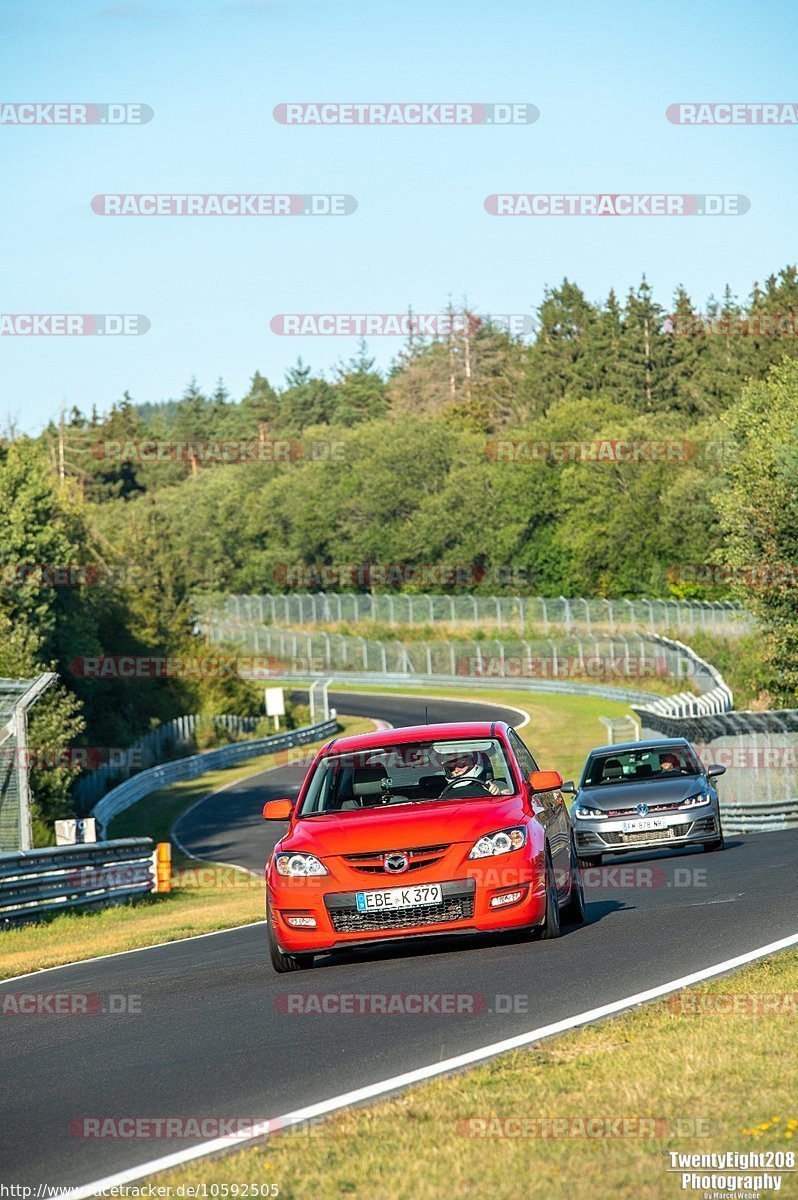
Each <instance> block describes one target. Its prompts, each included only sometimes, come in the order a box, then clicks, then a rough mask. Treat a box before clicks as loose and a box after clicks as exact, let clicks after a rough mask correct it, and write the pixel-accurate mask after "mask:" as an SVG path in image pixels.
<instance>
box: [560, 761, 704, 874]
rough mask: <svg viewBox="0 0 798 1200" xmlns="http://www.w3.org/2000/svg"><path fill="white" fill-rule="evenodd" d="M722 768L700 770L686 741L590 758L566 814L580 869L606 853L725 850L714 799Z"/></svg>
mask: <svg viewBox="0 0 798 1200" xmlns="http://www.w3.org/2000/svg"><path fill="white" fill-rule="evenodd" d="M725 770H726V768H725V767H721V766H717V765H714V764H710V765H709V766H706V767H705V766H704V765H703V764H702V762H701V760H700V759H699V757H698V755H697V754H696V752H695V750H694V749H693V747H692V746H691V745H690V743H689V742H688V741H687V740H686V739H685V738H662V739H659V740H654V741H648V742H626V743H623V744H619V745H615V746H599V747H597V748H596V749H595V750H591V752H590V754H589V755H588V758H587V762H586V763H585V769H584V771H583V772H582V778H581V780H580V782H579V788H578V789H575V788H574V785H573V783H565V784H563V787H562V790H563V791H564V792H569V791H570V792H574V791H575V792H576V798H575V800H574V803H573V807H572V809H571V817H572V820H573V827H574V832H575V834H576V850H577V854H578V855H579V859H580V862H581V864H582V866H584V867H592V866H596V865H598V863H600V862H601V860H602V858H603V857H604V856H605V855H607V854H628V853H629V852H630V851H634V850H662V849H668V848H671V847H672V848H673V849H676V848H677V847H678V848H681V847H682V846H693V845H696V844H698V845H702V846H703V847H704V849H705V850H722V849H723V830H722V828H721V823H720V810H719V807H718V793H717V791H716V790H715V786H714V783H713V780H714V778H715V777H716V776H717V775H722V774H723V773H724V771H725Z"/></svg>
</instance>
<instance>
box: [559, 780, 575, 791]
mask: <svg viewBox="0 0 798 1200" xmlns="http://www.w3.org/2000/svg"><path fill="white" fill-rule="evenodd" d="M560 791H561V792H573V794H574V795H576V788H575V787H574V781H573V779H569V780H568V781H567V782H566V783H564V784H563V785H562V787H561V788H560Z"/></svg>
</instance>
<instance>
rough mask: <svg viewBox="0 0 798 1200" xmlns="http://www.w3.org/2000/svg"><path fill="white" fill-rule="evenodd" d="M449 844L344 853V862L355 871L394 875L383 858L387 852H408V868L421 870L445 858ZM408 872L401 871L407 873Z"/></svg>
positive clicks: (409, 869)
mask: <svg viewBox="0 0 798 1200" xmlns="http://www.w3.org/2000/svg"><path fill="white" fill-rule="evenodd" d="M448 849H449V847H448V846H417V847H416V848H415V849H414V850H400V851H396V850H374V851H372V852H371V853H369V854H344V855H343V860H344V862H345V863H346V864H347V865H348V866H350V867H351V868H352V869H353V870H354V871H362V872H364V873H365V874H367V875H388V876H390V875H392V874H393V872H390V871H386V870H385V867H384V866H383V859H384V857H385V855H386V854H396V853H401V854H406V855H407V857H408V864H407V870H408V871H420V870H421V869H422V867H434V866H435V864H436V863H439V862H440V861H441V859H442V858H443V856H444V854H445V853H446V851H447V850H448ZM405 873H406V872H404V871H403V872H401V874H403V875H404V874H405Z"/></svg>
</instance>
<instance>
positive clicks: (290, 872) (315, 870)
mask: <svg viewBox="0 0 798 1200" xmlns="http://www.w3.org/2000/svg"><path fill="white" fill-rule="evenodd" d="M274 869H275V870H276V872H277V874H278V875H284V876H288V877H290V878H293V879H306V878H307V877H308V876H309V875H329V871H328V870H327V868H326V867H325V865H324V863H323V862H321V860H320V859H318V858H316V855H315V854H277V855H275V859H274Z"/></svg>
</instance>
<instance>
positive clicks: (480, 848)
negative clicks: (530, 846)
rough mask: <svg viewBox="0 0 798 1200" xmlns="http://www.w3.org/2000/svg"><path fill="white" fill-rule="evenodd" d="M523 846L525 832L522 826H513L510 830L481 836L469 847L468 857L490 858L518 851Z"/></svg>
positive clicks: (500, 830) (501, 830)
mask: <svg viewBox="0 0 798 1200" xmlns="http://www.w3.org/2000/svg"><path fill="white" fill-rule="evenodd" d="M525 844H526V830H525V829H524V827H523V826H522V825H514V826H513V827H512V829H499V830H497V832H496V833H486V834H483V836H482V837H481V838H480V839H479V840H478V841H477V842H475V843H474V845H473V846H472V847H471V851H470V853H469V855H468V857H469V858H491V857H492V856H493V855H494V854H509V853H510V851H511V850H520V849H521V847H522V846H524V845H525Z"/></svg>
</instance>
